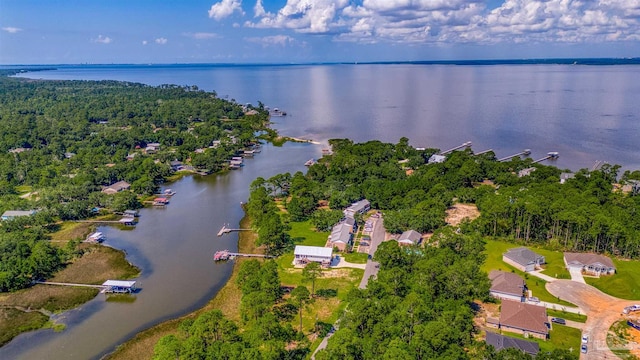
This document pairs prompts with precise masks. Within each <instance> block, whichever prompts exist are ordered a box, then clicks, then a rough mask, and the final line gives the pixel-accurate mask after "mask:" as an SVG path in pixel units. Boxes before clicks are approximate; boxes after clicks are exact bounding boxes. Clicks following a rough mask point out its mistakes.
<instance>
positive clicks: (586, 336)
mask: <svg viewBox="0 0 640 360" xmlns="http://www.w3.org/2000/svg"><path fill="white" fill-rule="evenodd" d="M588 342H589V335H587V334H584V335H582V343H583V344H586V343H588Z"/></svg>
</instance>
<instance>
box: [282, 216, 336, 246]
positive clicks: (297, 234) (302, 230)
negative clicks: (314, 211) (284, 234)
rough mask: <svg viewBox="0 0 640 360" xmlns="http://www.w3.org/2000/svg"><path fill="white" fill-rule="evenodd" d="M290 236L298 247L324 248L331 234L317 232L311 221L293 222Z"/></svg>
mask: <svg viewBox="0 0 640 360" xmlns="http://www.w3.org/2000/svg"><path fill="white" fill-rule="evenodd" d="M289 225H291V230H290V231H289V234H290V235H291V237H292V238H293V241H294V243H295V244H296V245H307V246H324V244H326V243H327V238H328V237H329V232H317V231H316V230H315V227H314V226H313V225H312V224H311V222H310V221H303V222H291V223H290V224H289Z"/></svg>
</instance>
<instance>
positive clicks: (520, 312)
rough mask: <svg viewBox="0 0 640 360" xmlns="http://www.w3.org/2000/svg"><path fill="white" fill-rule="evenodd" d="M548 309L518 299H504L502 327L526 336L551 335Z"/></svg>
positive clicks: (501, 314)
mask: <svg viewBox="0 0 640 360" xmlns="http://www.w3.org/2000/svg"><path fill="white" fill-rule="evenodd" d="M548 325H549V322H548V318H547V309H546V308H545V307H544V306H537V305H531V304H527V303H523V302H518V301H511V300H503V301H502V305H501V307H500V329H502V330H503V331H508V332H512V333H516V334H521V335H524V337H535V338H539V339H547V338H548V337H549V326H548Z"/></svg>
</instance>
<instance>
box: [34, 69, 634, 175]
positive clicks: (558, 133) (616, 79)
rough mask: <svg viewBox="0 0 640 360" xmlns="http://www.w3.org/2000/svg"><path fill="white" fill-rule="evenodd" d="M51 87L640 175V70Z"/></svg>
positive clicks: (234, 78)
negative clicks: (185, 88) (213, 107)
mask: <svg viewBox="0 0 640 360" xmlns="http://www.w3.org/2000/svg"><path fill="white" fill-rule="evenodd" d="M29 76H32V77H39V78H40V77H41V78H46V79H54V78H55V79H92V80H99V79H114V80H128V81H136V82H142V83H146V84H151V85H159V84H165V83H173V84H180V85H197V86H199V87H200V88H202V89H205V90H214V91H216V92H217V93H218V95H219V96H220V97H226V98H229V99H235V100H236V101H238V102H239V103H246V102H250V103H253V104H257V102H258V101H262V102H263V103H265V104H266V105H269V106H271V107H279V108H280V109H284V110H286V111H287V112H288V114H289V116H287V117H283V118H275V119H274V121H276V122H277V128H278V129H279V130H280V131H281V132H282V133H284V134H287V135H291V136H302V137H309V138H313V139H315V140H320V141H326V140H327V139H330V138H336V137H349V138H352V139H354V140H356V141H367V140H373V139H378V140H382V141H385V142H397V141H398V139H400V138H401V137H403V136H405V137H408V138H409V139H410V141H411V143H412V144H413V145H415V146H424V147H437V148H441V149H447V148H450V147H453V146H456V145H458V144H461V143H463V142H465V141H469V140H470V141H473V148H474V150H475V151H476V152H479V151H482V150H486V149H493V150H494V151H495V152H496V154H497V155H498V156H499V157H502V156H507V155H511V154H514V153H517V152H520V151H521V150H522V149H524V148H530V149H531V150H532V151H533V153H532V157H534V158H536V159H537V158H540V157H542V156H544V155H545V154H546V153H547V152H548V151H558V152H559V153H560V159H559V160H558V161H557V166H559V167H562V168H569V169H572V170H578V169H580V168H585V167H587V168H590V167H591V166H592V165H593V164H594V162H595V161H596V160H602V161H607V162H610V163H617V164H620V165H622V166H623V167H624V168H633V169H637V168H640V150H639V149H638V146H637V139H639V138H640V102H639V101H638V100H637V99H640V66H634V65H618V66H572V65H495V66H460V65H410V64H399V65H390V64H383V65H309V66H302V65H300V66H215V65H198V66H189V65H164V66H161V65H156V66H121V65H120V66H84V67H70V68H61V69H60V70H57V71H47V72H38V73H32V74H30V75H29Z"/></svg>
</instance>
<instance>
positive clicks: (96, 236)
mask: <svg viewBox="0 0 640 360" xmlns="http://www.w3.org/2000/svg"><path fill="white" fill-rule="evenodd" d="M104 240H105V237H104V234H102V233H101V232H99V231H97V232H94V233H93V234H91V235H89V236H87V239H86V240H85V241H87V242H103V241H104Z"/></svg>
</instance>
